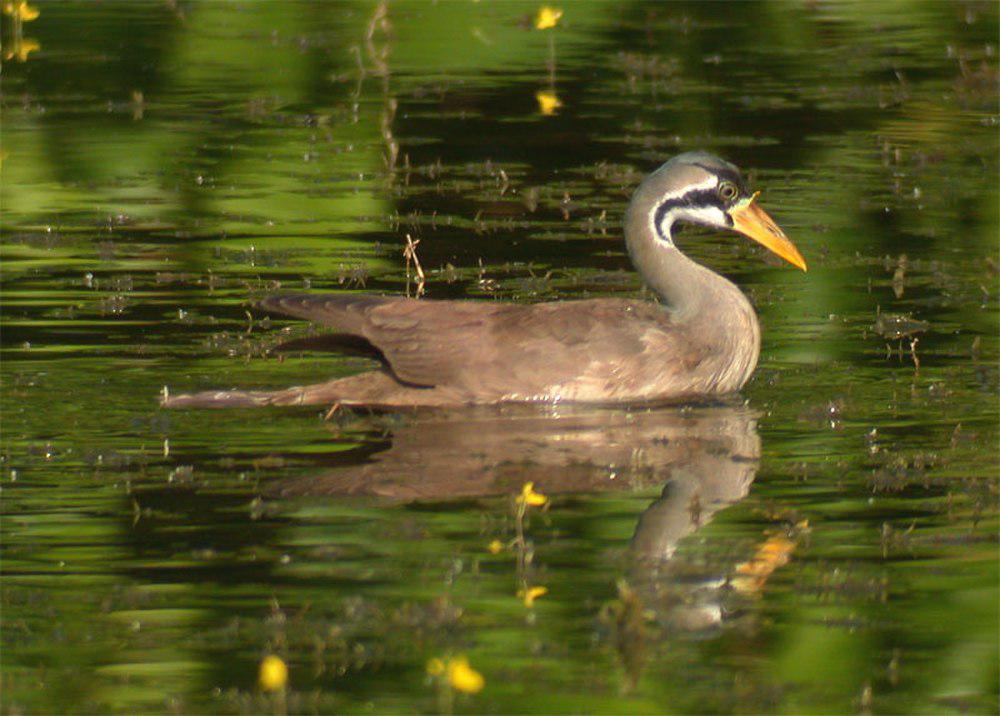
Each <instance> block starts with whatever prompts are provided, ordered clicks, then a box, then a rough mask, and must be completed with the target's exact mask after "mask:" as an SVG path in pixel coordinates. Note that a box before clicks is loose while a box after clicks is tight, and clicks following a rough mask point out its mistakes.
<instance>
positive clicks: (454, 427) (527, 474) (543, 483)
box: [273, 405, 761, 630]
mask: <svg viewBox="0 0 1000 716" xmlns="http://www.w3.org/2000/svg"><path fill="white" fill-rule="evenodd" d="M394 419H395V420H398V419H399V418H398V416H397V417H396V418H394ZM388 430H389V432H390V433H391V437H390V441H391V444H390V446H389V447H388V448H387V449H385V450H383V451H382V452H377V453H375V454H373V455H369V456H368V457H367V459H364V461H361V462H358V457H357V456H356V455H355V456H353V458H352V457H351V456H350V454H347V455H346V457H345V456H344V455H345V454H344V453H340V454H338V457H337V459H338V460H341V461H344V462H343V463H342V464H340V465H338V466H337V467H334V468H332V469H329V470H327V471H326V472H325V473H323V474H320V475H312V476H309V477H305V478H299V479H295V480H291V481H285V482H282V483H280V484H278V485H275V486H274V488H273V489H274V492H275V493H276V494H277V495H280V496H282V497H293V496H306V495H308V496H316V495H363V496H373V497H376V498H380V499H382V500H388V501H392V502H425V501H426V502H436V501H447V500H454V499H461V498H474V497H489V496H499V495H513V494H518V493H520V492H521V490H522V486H523V485H524V484H525V483H528V482H533V483H534V485H535V489H537V490H538V491H539V492H541V493H544V494H546V495H550V496H554V495H559V494H567V493H595V492H601V491H614V490H618V491H635V490H638V489H649V488H654V487H660V486H662V492H661V494H660V496H659V497H658V498H657V499H656V500H655V501H654V502H653V503H652V504H651V505H650V506H649V507H647V508H646V509H645V511H644V512H643V513H642V514H641V516H640V517H639V519H638V522H637V524H636V527H635V531H634V535H633V537H632V540H631V543H630V548H629V560H628V564H629V569H628V572H627V574H626V580H627V582H628V584H629V585H630V586H629V588H628V589H629V590H630V591H629V594H630V595H631V597H632V598H635V599H639V600H641V601H642V602H643V603H644V604H645V607H646V609H647V610H652V611H653V612H654V613H655V615H656V619H657V621H658V622H659V623H660V624H661V625H662V626H664V627H666V628H669V629H671V630H672V629H674V628H679V629H681V630H700V629H705V628H708V627H711V626H713V625H715V624H717V623H719V622H720V621H721V619H722V617H723V609H722V608H721V606H719V605H720V599H721V596H720V595H721V593H722V592H723V591H724V590H723V589H722V588H723V587H725V586H726V585H727V584H728V581H729V577H731V576H733V575H736V574H737V571H736V565H734V564H728V565H727V564H715V565H714V566H709V565H702V566H703V567H704V569H702V572H701V573H698V569H695V568H694V567H693V565H692V564H691V563H688V564H684V565H683V566H679V567H678V568H677V569H675V567H674V565H680V562H681V561H682V560H677V559H675V551H676V550H677V546H678V543H679V542H680V541H681V540H682V539H683V538H684V537H686V536H688V535H690V534H692V533H693V532H695V531H696V530H697V529H699V528H700V527H702V526H704V525H705V524H707V523H708V522H709V521H711V519H712V517H713V515H715V513H716V512H718V511H719V510H720V509H723V508H725V507H727V506H728V505H732V504H733V503H735V502H738V501H739V500H741V499H742V498H743V497H745V496H746V494H747V492H748V490H749V488H750V484H751V483H752V482H753V479H754V476H755V473H756V471H757V466H758V461H759V458H760V452H761V445H760V438H759V437H758V435H757V427H756V416H755V414H754V412H753V411H752V410H751V409H749V408H747V407H745V406H742V405H703V406H688V407H662V408H656V409H649V408H647V409H642V410H626V409H621V408H617V409H595V408H582V407H567V408H563V407H561V406H560V407H552V406H549V407H539V406H510V407H507V408H503V409H500V408H481V409H469V410H460V411H454V410H453V411H442V412H426V411H421V412H415V413H411V414H410V415H408V416H406V417H404V418H403V420H402V422H399V423H397V424H395V425H394V426H390V427H389V428H388ZM350 460H353V461H354V462H353V463H352V462H349V461H350ZM683 561H686V562H689V560H683ZM709 572H710V573H709ZM623 603H624V597H623ZM626 606H627V605H626ZM627 611H628V610H627V609H625V612H627ZM619 628H624V627H623V626H621V625H619Z"/></svg>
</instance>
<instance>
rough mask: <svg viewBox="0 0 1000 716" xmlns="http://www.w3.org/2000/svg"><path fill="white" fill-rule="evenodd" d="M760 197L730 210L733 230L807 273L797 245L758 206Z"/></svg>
mask: <svg viewBox="0 0 1000 716" xmlns="http://www.w3.org/2000/svg"><path fill="white" fill-rule="evenodd" d="M758 196H760V192H759V191H758V192H757V193H756V194H754V195H753V196H751V197H750V198H749V199H744V200H743V201H741V202H740V203H738V204H737V205H736V206H734V207H733V208H732V209H730V210H729V216H731V217H732V219H733V229H735V230H736V231H738V232H740V233H741V234H743V235H744V236H746V237H747V238H749V239H753V240H754V241H756V242H757V243H758V244H760V245H761V246H763V247H764V248H765V249H768V250H769V251H771V252H773V253H775V254H777V255H778V256H780V257H781V258H783V259H784V260H785V261H787V262H788V263H790V264H792V265H793V266H798V267H799V268H800V269H802V270H803V271H807V270H808V269H807V268H806V260H805V259H804V258H802V254H800V253H799V250H798V249H797V248H795V244H793V243H792V242H791V241H789V240H788V237H787V236H785V232H784V231H782V230H781V229H780V228H779V227H778V225H777V224H775V223H774V219H772V218H771V217H770V216H768V215H767V212H765V211H764V210H763V209H761V208H760V206H758V205H757V197H758Z"/></svg>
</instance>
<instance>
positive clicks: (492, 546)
mask: <svg viewBox="0 0 1000 716" xmlns="http://www.w3.org/2000/svg"><path fill="white" fill-rule="evenodd" d="M486 549H488V550H489V551H490V554H500V553H501V552H503V542H501V541H500V540H498V539H495V540H493V541H492V542H490V543H489V545H488V546H487V547H486Z"/></svg>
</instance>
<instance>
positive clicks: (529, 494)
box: [517, 482, 549, 507]
mask: <svg viewBox="0 0 1000 716" xmlns="http://www.w3.org/2000/svg"><path fill="white" fill-rule="evenodd" d="M517 501H518V502H519V503H521V504H524V505H531V506H532V507H541V506H542V505H544V504H545V503H546V502H548V501H549V498H548V497H546V496H545V495H543V494H542V493H540V492H535V483H533V482H526V483H524V487H522V488H521V494H520V495H518V497H517Z"/></svg>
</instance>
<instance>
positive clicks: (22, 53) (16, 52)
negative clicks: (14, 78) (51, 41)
mask: <svg viewBox="0 0 1000 716" xmlns="http://www.w3.org/2000/svg"><path fill="white" fill-rule="evenodd" d="M40 49H42V46H41V45H40V44H38V41H37V40H32V39H31V38H30V37H23V38H22V37H15V38H14V41H13V42H12V43H10V46H9V47H8V48H7V49H5V50H4V53H3V58H4V59H5V60H11V59H14V58H17V61H18V62H27V61H28V54H29V53H31V52H35V51H36V50H40Z"/></svg>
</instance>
